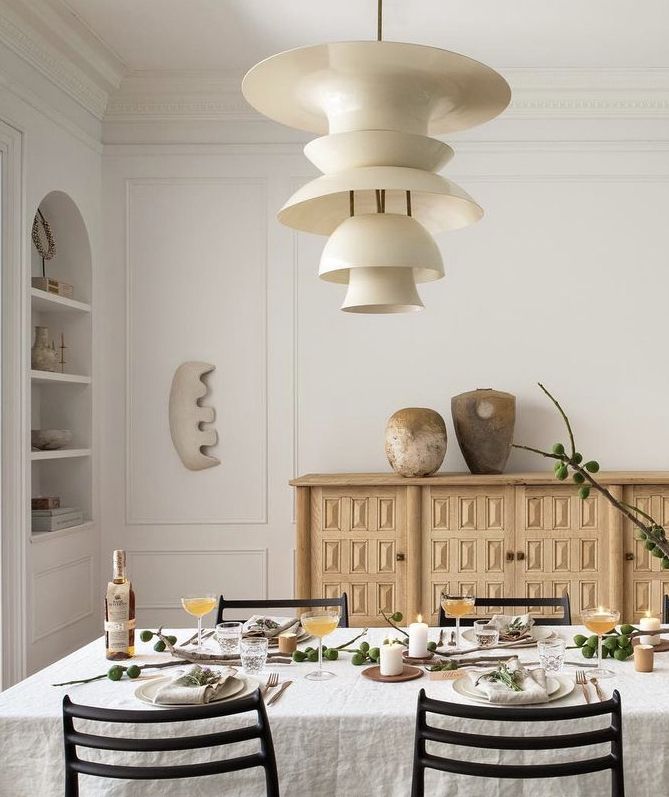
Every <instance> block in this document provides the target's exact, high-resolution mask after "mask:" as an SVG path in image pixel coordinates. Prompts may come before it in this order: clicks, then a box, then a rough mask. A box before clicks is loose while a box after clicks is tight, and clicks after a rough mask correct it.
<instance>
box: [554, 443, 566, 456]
mask: <svg viewBox="0 0 669 797" xmlns="http://www.w3.org/2000/svg"><path fill="white" fill-rule="evenodd" d="M553 453H554V454H556V455H557V456H558V457H563V456H564V446H563V445H562V443H555V444H554V445H553Z"/></svg>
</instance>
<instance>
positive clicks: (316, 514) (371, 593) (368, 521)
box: [311, 487, 407, 626]
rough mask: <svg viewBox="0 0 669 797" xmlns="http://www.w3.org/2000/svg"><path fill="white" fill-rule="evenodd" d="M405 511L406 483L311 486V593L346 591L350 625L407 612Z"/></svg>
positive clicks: (322, 594)
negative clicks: (383, 613) (380, 614)
mask: <svg viewBox="0 0 669 797" xmlns="http://www.w3.org/2000/svg"><path fill="white" fill-rule="evenodd" d="M406 514H407V513H406V490H405V488H403V487H315V488H312V490H311V535H312V536H311V594H312V596H313V597H332V596H336V595H340V594H341V593H342V592H346V593H347V594H348V601H349V622H350V624H351V625H352V626H365V625H372V626H378V625H384V622H383V620H382V619H381V618H380V617H379V612H380V611H384V612H389V613H392V612H393V611H400V612H402V613H403V614H405V613H406V567H407V560H406V551H407V545H406V542H407V531H406V530H407V518H406Z"/></svg>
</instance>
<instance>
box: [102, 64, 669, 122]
mask: <svg viewBox="0 0 669 797" xmlns="http://www.w3.org/2000/svg"><path fill="white" fill-rule="evenodd" d="M501 72H502V73H503V74H504V76H505V77H506V78H507V79H508V81H509V83H510V84H511V88H512V92H513V99H512V101H511V105H510V106H509V109H508V110H507V111H506V112H505V113H504V114H503V118H505V119H527V118H532V119H553V118H558V117H559V118H582V119H593V118H595V119H657V118H666V117H668V116H669V69H646V70H643V69H629V70H628V69H503V70H501ZM241 77H242V76H241V75H231V74H229V73H228V74H223V73H212V72H152V71H135V72H130V73H128V74H127V75H126V77H125V78H124V79H123V81H122V83H121V86H120V87H119V90H118V91H116V92H114V93H113V94H112V96H111V97H110V100H109V105H108V108H107V114H106V116H105V121H107V122H113V123H117V122H134V121H141V122H164V121H183V122H192V121H230V122H251V121H253V122H258V121H260V120H261V119H262V118H263V117H262V116H261V115H260V114H258V113H257V112H256V111H255V110H253V109H252V108H251V107H250V106H249V105H247V103H246V102H245V100H244V98H243V97H242V94H241V91H240V84H241Z"/></svg>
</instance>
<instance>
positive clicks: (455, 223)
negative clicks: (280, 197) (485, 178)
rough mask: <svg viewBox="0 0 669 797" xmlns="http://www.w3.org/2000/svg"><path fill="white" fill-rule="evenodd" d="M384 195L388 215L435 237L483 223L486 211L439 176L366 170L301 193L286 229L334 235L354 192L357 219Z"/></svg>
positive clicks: (286, 216)
mask: <svg viewBox="0 0 669 797" xmlns="http://www.w3.org/2000/svg"><path fill="white" fill-rule="evenodd" d="M378 189H381V190H384V191H385V192H386V193H385V203H386V204H385V209H386V212H387V213H397V214H404V213H406V192H407V191H410V192H411V205H412V214H413V217H414V218H415V219H417V220H418V221H419V222H420V223H421V224H422V225H423V226H424V227H425V228H426V229H427V230H428V231H429V232H431V233H438V232H445V231H446V230H457V229H459V228H461V227H466V226H468V225H470V224H473V223H474V222H476V221H478V220H479V219H480V218H481V216H482V215H483V210H482V209H481V208H480V207H479V205H477V204H476V202H475V201H474V200H473V199H472V198H471V197H470V196H469V194H467V193H466V191H464V190H463V189H462V188H460V186H458V185H456V184H455V183H453V182H451V181H450V180H447V179H446V178H445V177H442V176H441V175H439V174H432V173H431V172H425V171H422V170H421V169H408V168H405V167H401V166H366V167H362V168H359V169H349V170H347V171H344V172H337V173H336V174H324V175H323V176H322V177H317V178H316V179H315V180H312V181H311V182H309V183H307V184H306V185H304V186H302V187H301V188H300V189H298V190H297V191H296V192H295V193H294V194H293V196H292V197H291V198H290V199H289V200H288V201H287V202H286V204H285V205H284V206H283V207H282V208H281V210H280V211H279V214H278V219H279V221H280V222H281V223H282V224H285V225H287V226H288V227H292V228H293V229H296V230H302V231H304V232H312V233H317V234H320V235H330V234H331V233H333V232H334V231H335V230H336V229H337V227H338V226H339V225H340V224H341V223H342V221H344V220H345V219H346V218H347V217H348V216H350V192H351V191H354V192H355V212H356V214H366V213H374V212H375V211H376V196H377V195H376V191H377V190H378Z"/></svg>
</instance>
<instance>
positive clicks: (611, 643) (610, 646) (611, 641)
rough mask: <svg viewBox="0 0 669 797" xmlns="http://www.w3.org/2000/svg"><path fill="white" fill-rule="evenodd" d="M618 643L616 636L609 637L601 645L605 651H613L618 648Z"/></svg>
mask: <svg viewBox="0 0 669 797" xmlns="http://www.w3.org/2000/svg"><path fill="white" fill-rule="evenodd" d="M619 641H620V640H619V638H618V637H617V636H610V637H607V638H606V639H605V640H604V641H603V642H602V645H603V646H604V647H605V648H607V650H610V651H614V650H617V648H618V647H619Z"/></svg>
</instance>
